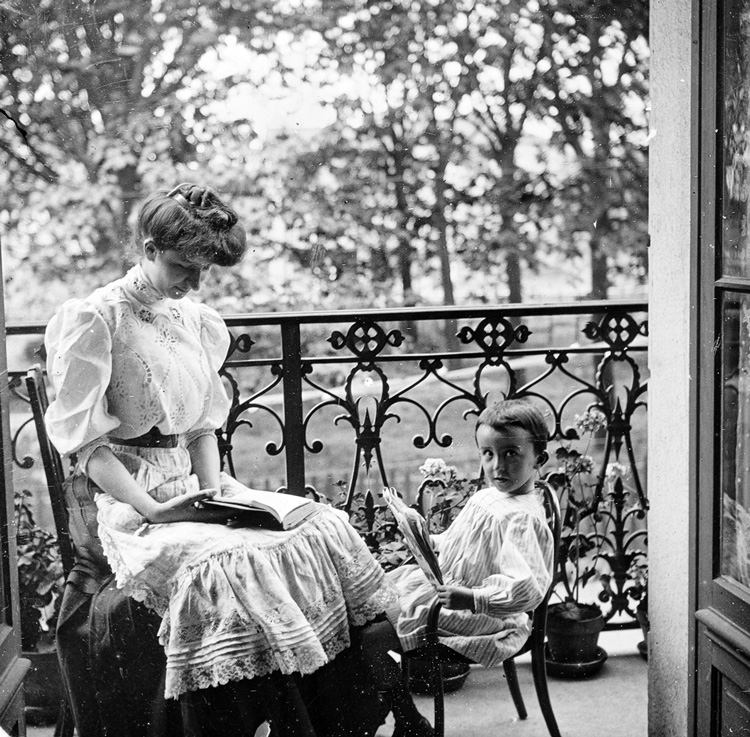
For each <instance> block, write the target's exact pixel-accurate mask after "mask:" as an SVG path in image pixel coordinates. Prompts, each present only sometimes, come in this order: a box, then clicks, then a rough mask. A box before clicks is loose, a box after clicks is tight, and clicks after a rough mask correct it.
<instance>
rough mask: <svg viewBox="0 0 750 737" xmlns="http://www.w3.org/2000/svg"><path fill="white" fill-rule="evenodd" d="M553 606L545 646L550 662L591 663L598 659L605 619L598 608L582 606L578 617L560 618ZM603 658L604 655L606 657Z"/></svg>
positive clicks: (560, 609)
mask: <svg viewBox="0 0 750 737" xmlns="http://www.w3.org/2000/svg"><path fill="white" fill-rule="evenodd" d="M563 611H565V610H564V609H563V608H562V607H559V608H558V607H557V605H554V606H552V607H550V609H549V611H548V613H547V644H548V648H549V656H550V659H551V660H553V661H555V662H558V663H591V662H594V661H596V660H597V658H598V657H599V656H600V650H601V648H599V646H598V643H599V633H600V632H601V631H602V630H603V629H604V623H605V622H604V617H603V616H602V613H601V611H600V610H599V608H598V607H597V606H594V605H582V606H580V607H579V616H578V617H577V618H574V617H572V616H561V612H563ZM605 657H606V655H605Z"/></svg>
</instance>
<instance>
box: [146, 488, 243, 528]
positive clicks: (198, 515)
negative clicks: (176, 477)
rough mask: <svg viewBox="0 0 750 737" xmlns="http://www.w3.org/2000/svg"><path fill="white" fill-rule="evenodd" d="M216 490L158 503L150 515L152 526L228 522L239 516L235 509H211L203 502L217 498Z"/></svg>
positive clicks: (189, 493) (185, 495)
mask: <svg viewBox="0 0 750 737" xmlns="http://www.w3.org/2000/svg"><path fill="white" fill-rule="evenodd" d="M215 494H216V489H201V490H200V491H190V492H188V493H186V494H182V495H181V496H176V497H174V498H172V499H169V500H168V501H166V502H160V503H157V504H156V505H155V507H154V510H153V511H152V512H151V513H150V514H149V515H148V521H149V522H151V523H152V524H155V525H156V524H160V523H162V522H226V521H227V520H228V519H229V518H230V517H233V516H234V515H236V514H237V510H235V509H219V508H216V509H213V508H212V509H209V508H206V507H203V506H201V502H202V501H204V500H205V499H210V498H211V497H212V496H215Z"/></svg>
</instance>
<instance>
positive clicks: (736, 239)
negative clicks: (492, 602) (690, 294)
mask: <svg viewBox="0 0 750 737" xmlns="http://www.w3.org/2000/svg"><path fill="white" fill-rule="evenodd" d="M726 7H727V11H726V15H725V18H724V24H725V25H724V28H725V34H724V41H725V43H724V52H723V74H722V85H723V93H724V94H723V98H724V114H723V116H722V115H721V111H719V114H720V116H721V118H722V120H721V123H720V125H721V131H722V138H723V142H724V145H723V170H724V184H723V188H724V193H723V197H722V198H721V199H722V205H721V209H722V215H723V220H722V223H723V233H722V244H721V257H722V258H721V273H722V275H723V276H745V277H750V226H749V224H748V223H749V220H750V218H749V217H748V215H749V212H748V209H749V208H750V2H736V3H734V2H733V3H727V4H726ZM719 99H721V95H720V96H719Z"/></svg>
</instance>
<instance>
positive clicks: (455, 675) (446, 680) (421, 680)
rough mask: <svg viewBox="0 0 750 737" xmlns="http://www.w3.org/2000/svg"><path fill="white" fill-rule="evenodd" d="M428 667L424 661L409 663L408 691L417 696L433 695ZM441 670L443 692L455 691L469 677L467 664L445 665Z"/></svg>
mask: <svg viewBox="0 0 750 737" xmlns="http://www.w3.org/2000/svg"><path fill="white" fill-rule="evenodd" d="M429 668H430V666H429V664H428V663H427V661H424V660H412V661H411V662H410V663H409V690H410V691H413V692H414V693H418V694H426V695H429V696H432V695H434V694H433V689H432V684H431V682H430V670H429ZM442 669H443V691H444V692H445V693H450V692H451V691H457V690H458V689H459V688H461V686H463V685H464V681H465V680H466V679H467V677H468V676H469V671H470V666H469V665H468V663H446V664H444V665H443V666H442Z"/></svg>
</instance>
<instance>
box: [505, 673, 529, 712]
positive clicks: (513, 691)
mask: <svg viewBox="0 0 750 737" xmlns="http://www.w3.org/2000/svg"><path fill="white" fill-rule="evenodd" d="M503 670H504V671H505V680H506V681H507V682H508V689H509V690H510V695H511V697H512V698H513V703H514V704H515V706H516V711H517V712H518V718H519V719H526V717H527V716H528V713H527V712H526V705H525V704H524V703H523V696H522V694H521V686H520V685H519V683H518V672H517V671H516V661H515V660H513V658H509V659H508V660H505V661H503Z"/></svg>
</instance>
